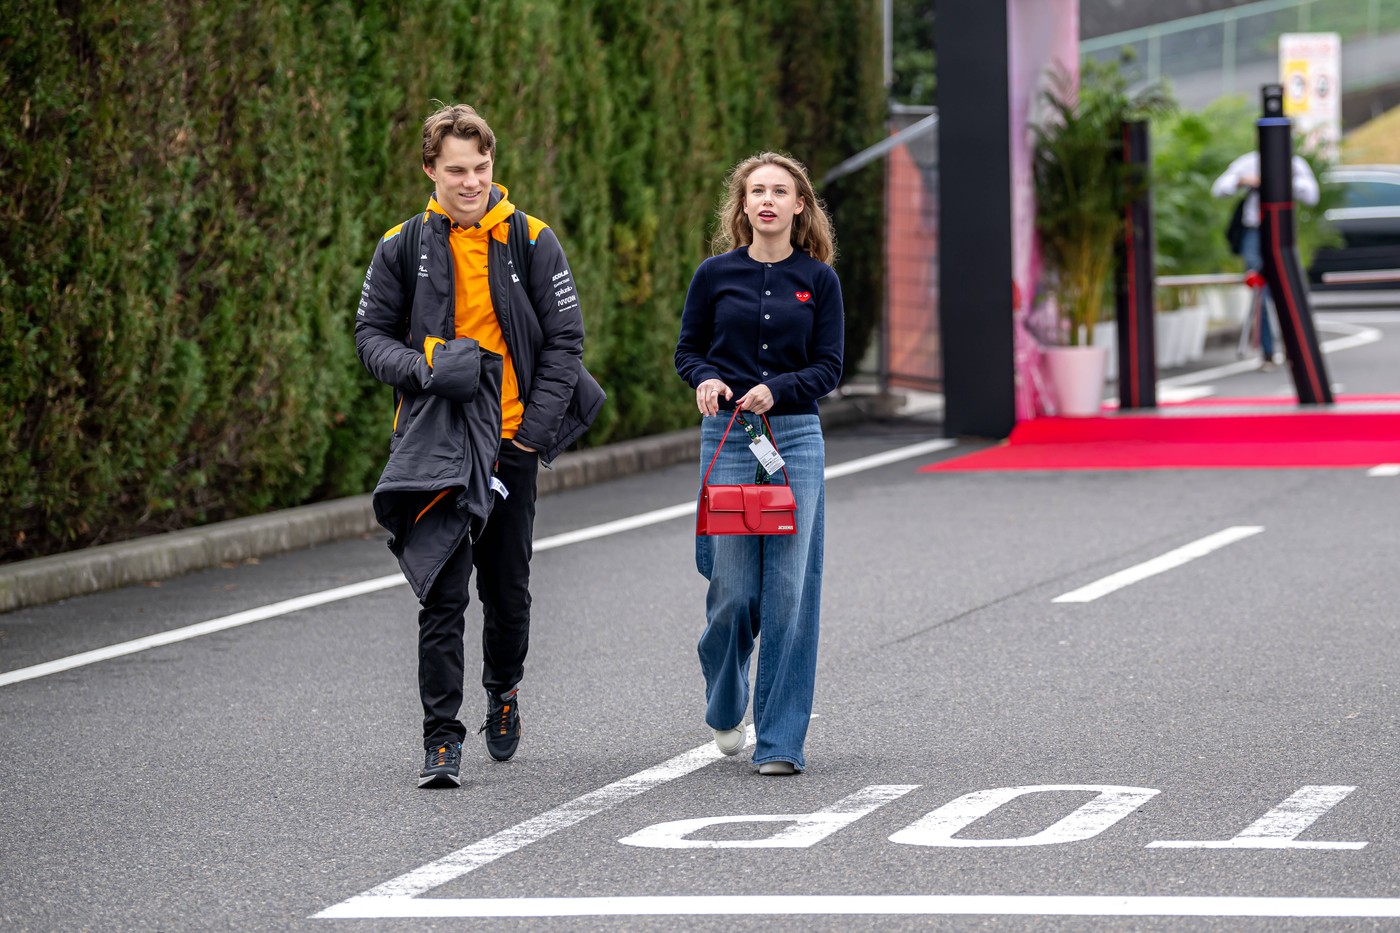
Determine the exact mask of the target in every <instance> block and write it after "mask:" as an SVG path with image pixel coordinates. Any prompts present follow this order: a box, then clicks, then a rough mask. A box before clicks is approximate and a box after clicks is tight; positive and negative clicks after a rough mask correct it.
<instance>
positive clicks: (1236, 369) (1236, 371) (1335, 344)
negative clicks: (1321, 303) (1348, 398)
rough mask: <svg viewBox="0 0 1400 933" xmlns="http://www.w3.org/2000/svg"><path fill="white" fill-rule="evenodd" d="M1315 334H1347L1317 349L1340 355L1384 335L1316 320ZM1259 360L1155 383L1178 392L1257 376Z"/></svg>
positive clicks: (1169, 378)
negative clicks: (1207, 383) (1324, 331)
mask: <svg viewBox="0 0 1400 933" xmlns="http://www.w3.org/2000/svg"><path fill="white" fill-rule="evenodd" d="M1317 329H1318V330H1330V331H1332V332H1334V333H1335V332H1337V331H1338V330H1340V331H1342V332H1343V333H1345V334H1346V336H1345V337H1338V338H1336V339H1334V340H1328V341H1327V342H1325V343H1323V344H1321V345H1320V346H1319V347H1318V349H1320V350H1321V351H1322V352H1323V353H1339V352H1341V351H1342V350H1352V349H1355V348H1356V347H1364V346H1366V345H1367V344H1372V343H1376V342H1378V341H1380V340H1381V339H1382V338H1383V337H1384V336H1385V335H1384V334H1383V333H1381V332H1380V331H1379V330H1377V329H1376V328H1374V327H1363V326H1360V325H1357V324H1354V323H1352V322H1350V321H1340V320H1327V319H1325V318H1321V319H1318V321H1317ZM1258 369H1259V360H1257V359H1248V360H1240V361H1239V362H1236V363H1226V364H1224V365H1223V366H1212V367H1210V368H1209V369H1200V370H1197V371H1195V372H1190V373H1182V374H1181V375H1180V376H1170V377H1168V378H1166V379H1161V380H1159V381H1158V382H1157V385H1158V387H1159V389H1162V388H1178V387H1181V386H1191V385H1198V384H1200V383H1202V382H1213V381H1215V380H1217V379H1224V378H1225V377H1226V376H1238V375H1240V374H1242V373H1250V372H1257V371H1258Z"/></svg>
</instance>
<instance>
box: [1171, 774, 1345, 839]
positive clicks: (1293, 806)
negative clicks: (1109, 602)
mask: <svg viewBox="0 0 1400 933" xmlns="http://www.w3.org/2000/svg"><path fill="white" fill-rule="evenodd" d="M1354 790H1356V788H1355V787H1348V786H1345V785H1335V784H1330V785H1308V786H1307V787H1304V788H1302V789H1300V790H1299V791H1298V792H1297V793H1296V794H1294V795H1293V796H1291V797H1289V798H1288V799H1287V800H1285V801H1284V802H1283V803H1281V804H1279V805H1278V806H1276V807H1274V808H1273V809H1272V810H1270V811H1269V812H1268V813H1265V814H1264V815H1263V816H1261V817H1260V818H1259V819H1257V820H1255V821H1254V822H1253V823H1251V824H1250V825H1249V826H1248V827H1246V828H1245V829H1244V831H1243V832H1241V833H1240V834H1239V835H1237V836H1235V838H1233V839H1223V840H1172V841H1169V842H1149V843H1148V844H1147V848H1149V849H1364V848H1366V846H1367V845H1368V843H1365V842H1299V841H1298V837H1299V836H1300V835H1302V833H1303V831H1304V830H1306V829H1307V828H1308V827H1310V826H1312V824H1314V823H1316V822H1317V821H1318V820H1319V819H1321V818H1322V817H1323V816H1324V815H1325V814H1326V813H1327V811H1328V810H1331V809H1332V808H1333V807H1335V806H1336V805H1337V804H1339V803H1341V802H1342V801H1343V800H1345V799H1346V798H1347V795H1348V794H1350V793H1351V792H1352V791H1354Z"/></svg>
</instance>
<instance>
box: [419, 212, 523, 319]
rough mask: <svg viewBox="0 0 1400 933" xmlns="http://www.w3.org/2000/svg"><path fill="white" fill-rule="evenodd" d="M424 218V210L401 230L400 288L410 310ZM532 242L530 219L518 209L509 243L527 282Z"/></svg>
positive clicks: (511, 253) (512, 254)
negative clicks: (530, 244) (529, 244)
mask: <svg viewBox="0 0 1400 933" xmlns="http://www.w3.org/2000/svg"><path fill="white" fill-rule="evenodd" d="M422 221H423V215H422V214H421V213H418V214H414V215H413V216H412V217H410V218H409V219H408V220H405V221H404V222H403V228H402V229H401V230H400V231H399V287H400V288H401V289H403V293H404V298H405V299H406V301H405V303H404V306H405V307H406V308H409V309H412V307H413V295H414V293H415V292H417V290H418V276H417V275H416V274H415V272H416V270H417V268H418V259H417V256H418V247H419V246H421V245H422V243H423V222H422ZM529 242H530V222H529V220H527V219H526V218H525V212H524V211H522V210H516V212H515V213H514V214H511V215H510V234H509V235H508V236H507V238H506V245H507V246H508V247H509V248H510V260H511V262H512V263H514V264H515V268H516V269H517V270H519V274H520V275H522V276H524V279H523V281H526V282H528V281H529V280H530V251H529V249H527V248H526V247H527V244H528V243H529ZM405 316H407V315H405Z"/></svg>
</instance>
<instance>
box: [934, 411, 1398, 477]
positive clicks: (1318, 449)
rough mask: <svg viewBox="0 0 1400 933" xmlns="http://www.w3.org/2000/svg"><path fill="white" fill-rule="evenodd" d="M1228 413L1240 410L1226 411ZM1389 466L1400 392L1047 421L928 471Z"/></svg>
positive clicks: (1395, 455)
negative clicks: (1314, 406)
mask: <svg viewBox="0 0 1400 933" xmlns="http://www.w3.org/2000/svg"><path fill="white" fill-rule="evenodd" d="M1224 408H1233V409H1234V412H1232V413H1229V414H1227V413H1224V412H1223V411H1221V409H1224ZM1260 409H1262V410H1260ZM1367 409H1371V410H1367ZM1237 412H1242V413H1237ZM1382 463H1400V397H1397V396H1348V397H1345V398H1339V399H1338V404H1337V405H1336V406H1333V407H1331V408H1326V409H1321V410H1301V409H1299V408H1297V407H1296V402H1295V401H1294V400H1292V399H1286V398H1279V399H1273V398H1270V399H1238V398H1234V399H1232V398H1210V399H1201V400H1198V401H1195V402H1189V403H1185V404H1181V405H1170V406H1163V408H1162V411H1160V412H1159V413H1155V414H1122V415H1119V414H1108V415H1104V416H1100V417H1096V418H1037V419H1035V420H1034V421H1027V422H1023V423H1022V424H1018V425H1017V426H1016V427H1015V429H1013V430H1012V432H1011V437H1010V438H1009V439H1008V440H1007V442H1006V443H1005V444H1002V445H1001V446H999V447H993V448H991V449H989V450H984V451H980V452H978V453H974V454H969V455H967V456H966V457H958V458H955V459H952V460H946V461H943V462H941V463H934V464H930V465H929V466H926V467H923V468H922V471H921V472H925V473H950V472H967V471H978V470H1166V469H1173V470H1176V469H1293V468H1299V467H1334V468H1355V467H1365V468H1370V467H1374V466H1377V465H1379V464H1382Z"/></svg>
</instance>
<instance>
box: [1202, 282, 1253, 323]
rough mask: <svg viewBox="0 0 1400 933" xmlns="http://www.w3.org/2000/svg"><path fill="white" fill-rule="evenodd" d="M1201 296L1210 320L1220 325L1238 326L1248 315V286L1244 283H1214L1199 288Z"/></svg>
mask: <svg viewBox="0 0 1400 933" xmlns="http://www.w3.org/2000/svg"><path fill="white" fill-rule="evenodd" d="M1201 297H1202V299H1203V300H1204V301H1205V305H1206V309H1207V310H1208V311H1209V312H1210V320H1211V321H1216V322H1219V323H1220V325H1221V326H1222V327H1238V326H1239V325H1240V324H1242V323H1244V319H1245V318H1246V317H1247V316H1248V315H1249V299H1250V295H1249V287H1248V286H1246V285H1215V286H1212V287H1210V288H1203V289H1201Z"/></svg>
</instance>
